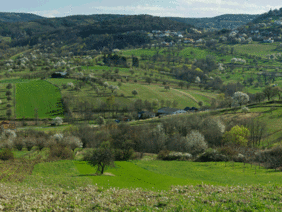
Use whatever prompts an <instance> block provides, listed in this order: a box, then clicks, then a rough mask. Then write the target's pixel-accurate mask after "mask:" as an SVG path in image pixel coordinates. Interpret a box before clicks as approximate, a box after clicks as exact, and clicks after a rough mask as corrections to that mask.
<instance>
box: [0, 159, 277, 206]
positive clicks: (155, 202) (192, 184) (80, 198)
mask: <svg viewBox="0 0 282 212" xmlns="http://www.w3.org/2000/svg"><path fill="white" fill-rule="evenodd" d="M248 166H250V165H249V164H248ZM216 167H218V168H216ZM242 168H243V164H240V163H236V164H235V167H234V168H233V167H232V164H227V167H225V166H224V163H214V162H213V163H195V162H180V161H173V162H165V161H135V162H134V163H132V162H117V163H116V168H113V169H109V170H107V172H110V173H111V174H112V176H109V175H108V176H106V175H103V176H93V175H91V174H93V172H95V169H93V168H92V167H91V166H89V165H87V164H86V163H85V162H78V161H75V162H74V161H58V162H49V163H40V164H37V165H36V166H35V168H34V170H33V174H32V175H30V176H28V177H27V178H26V179H25V181H24V182H23V183H17V184H15V183H3V182H0V187H1V198H0V209H1V210H3V211H13V210H23V211H32V210H35V211H52V210H54V209H55V208H56V209H57V210H59V211H65V210H66V211H137V210H142V211H281V210H282V205H281V201H282V198H281V194H282V189H281V181H279V179H281V172H273V171H266V170H265V169H257V173H256V174H255V173H254V171H255V170H254V167H246V168H245V171H244V172H243V171H242ZM208 170H209V171H208ZM113 175H114V176H113ZM266 175H268V181H270V182H269V183H267V182H266V178H265V177H264V176H266ZM224 178H227V180H225V179H224ZM209 179H211V181H214V182H213V183H208V182H209ZM240 179H241V180H242V181H244V180H247V181H248V182H251V185H249V184H248V185H244V186H242V185H241V186H240V185H238V184H237V183H236V182H235V183H233V182H232V181H233V180H235V181H239V180H240ZM260 179H262V180H260ZM216 181H217V182H218V183H215V182H216ZM223 181H226V182H227V181H228V182H227V184H226V183H222V182H223ZM262 181H264V183H261V184H260V185H259V182H262ZM183 183H185V184H183ZM91 184H92V185H91ZM93 184H94V185H93ZM177 184H179V185H177ZM208 184H211V185H208ZM216 184H220V185H216ZM132 185H135V186H132ZM172 185H175V186H172ZM176 185H177V186H176ZM137 187H139V188H137ZM152 187H154V188H152ZM160 190H161V191H160ZM19 197H21V198H19Z"/></svg>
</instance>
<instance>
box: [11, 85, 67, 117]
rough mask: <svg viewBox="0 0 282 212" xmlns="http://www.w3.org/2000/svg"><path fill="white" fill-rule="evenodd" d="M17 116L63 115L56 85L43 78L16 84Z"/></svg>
mask: <svg viewBox="0 0 282 212" xmlns="http://www.w3.org/2000/svg"><path fill="white" fill-rule="evenodd" d="M16 101H17V104H16V115H17V118H22V117H23V116H24V117H26V118H34V117H35V110H36V109H37V110H38V118H51V117H56V116H58V115H59V116H63V107H62V103H61V94H60V91H59V89H58V88H57V87H55V86H54V85H52V84H51V83H49V82H46V81H43V80H34V81H30V82H28V83H18V84H16Z"/></svg>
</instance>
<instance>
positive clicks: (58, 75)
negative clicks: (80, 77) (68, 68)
mask: <svg viewBox="0 0 282 212" xmlns="http://www.w3.org/2000/svg"><path fill="white" fill-rule="evenodd" d="M67 76H68V72H55V73H53V74H52V75H51V77H52V78H65V77H67Z"/></svg>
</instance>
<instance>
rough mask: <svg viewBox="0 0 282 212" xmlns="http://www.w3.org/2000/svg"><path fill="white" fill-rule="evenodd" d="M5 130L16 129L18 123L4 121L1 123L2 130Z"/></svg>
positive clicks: (0, 128) (0, 129)
mask: <svg viewBox="0 0 282 212" xmlns="http://www.w3.org/2000/svg"><path fill="white" fill-rule="evenodd" d="M4 130H16V123H14V122H13V123H12V122H9V121H2V122H1V123H0V131H1V132H3V131H4Z"/></svg>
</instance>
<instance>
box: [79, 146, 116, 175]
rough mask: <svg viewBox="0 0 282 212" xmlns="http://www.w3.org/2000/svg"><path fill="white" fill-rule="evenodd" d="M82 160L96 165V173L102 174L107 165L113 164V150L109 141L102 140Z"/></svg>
mask: <svg viewBox="0 0 282 212" xmlns="http://www.w3.org/2000/svg"><path fill="white" fill-rule="evenodd" d="M84 160H85V161H87V162H88V163H89V164H90V165H92V166H94V167H97V171H96V173H99V174H103V173H104V171H105V169H106V168H107V167H110V166H111V167H113V166H114V151H113V149H112V148H111V145H110V142H109V141H104V142H103V143H102V144H101V146H100V147H99V148H97V149H94V150H93V151H92V152H90V153H88V154H87V155H86V156H85V157H84Z"/></svg>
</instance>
